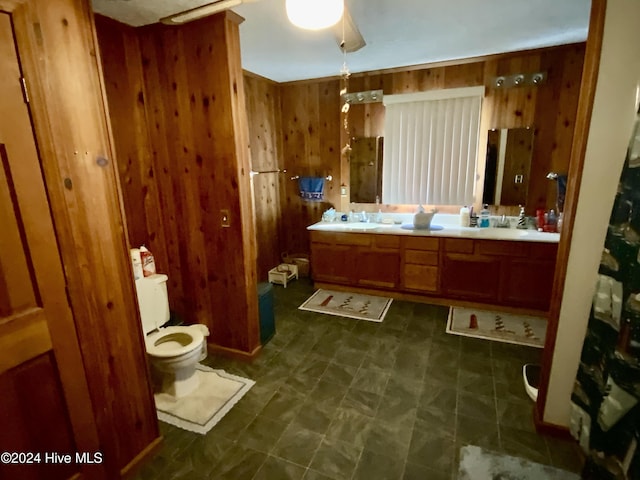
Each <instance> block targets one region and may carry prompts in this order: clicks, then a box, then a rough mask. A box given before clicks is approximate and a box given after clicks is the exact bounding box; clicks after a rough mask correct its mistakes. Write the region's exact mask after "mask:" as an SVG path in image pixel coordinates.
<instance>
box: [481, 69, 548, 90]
mask: <svg viewBox="0 0 640 480" xmlns="http://www.w3.org/2000/svg"><path fill="white" fill-rule="evenodd" d="M546 78H547V73H546V72H535V73H516V74H513V75H501V76H499V77H495V78H494V79H493V85H494V86H495V88H509V87H532V86H536V85H540V84H541V83H543V82H544V81H545V80H546Z"/></svg>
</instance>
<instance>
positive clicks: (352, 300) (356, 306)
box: [298, 289, 392, 322]
mask: <svg viewBox="0 0 640 480" xmlns="http://www.w3.org/2000/svg"><path fill="white" fill-rule="evenodd" d="M391 302H392V300H391V299H390V298H385V297H375V296H373V295H362V294H359V293H349V292H334V291H333V290H323V289H320V290H318V291H317V292H315V293H314V294H313V295H311V297H309V298H308V299H307V300H306V301H305V302H304V303H303V304H302V305H300V306H299V307H298V308H299V309H300V310H308V311H310V312H318V313H326V314H328V315H336V316H338V317H347V318H355V319H357V320H369V321H370V322H382V321H383V320H384V316H385V315H386V314H387V310H389V307H390V306H391Z"/></svg>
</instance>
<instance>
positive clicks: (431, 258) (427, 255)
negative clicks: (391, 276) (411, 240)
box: [404, 250, 438, 266]
mask: <svg viewBox="0 0 640 480" xmlns="http://www.w3.org/2000/svg"><path fill="white" fill-rule="evenodd" d="M404 263H411V264H417V265H434V266H437V265H438V252H427V251H425V250H405V251H404Z"/></svg>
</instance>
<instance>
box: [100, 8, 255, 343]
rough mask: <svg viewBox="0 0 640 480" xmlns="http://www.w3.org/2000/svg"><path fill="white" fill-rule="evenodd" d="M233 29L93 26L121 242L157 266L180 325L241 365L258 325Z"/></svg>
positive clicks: (231, 22)
mask: <svg viewBox="0 0 640 480" xmlns="http://www.w3.org/2000/svg"><path fill="white" fill-rule="evenodd" d="M239 22H240V18H239V17H237V16H236V15H235V14H233V13H232V12H226V13H223V14H219V15H216V16H213V17H209V18H206V19H203V20H200V21H197V22H192V23H189V24H188V25H185V26H179V27H173V26H172V27H168V26H164V25H153V26H150V27H143V28H140V29H135V30H133V29H130V28H128V27H125V26H121V25H120V26H119V25H114V23H115V22H111V21H108V20H105V19H99V20H98V36H99V38H100V44H101V47H102V49H103V50H104V51H105V62H104V74H105V77H106V79H107V86H108V89H107V94H108V99H109V105H110V109H111V111H110V117H111V122H112V124H113V125H114V138H115V141H116V149H117V152H118V164H119V172H120V177H121V179H122V185H123V190H124V198H125V205H126V212H127V223H128V224H129V225H131V226H132V234H131V237H130V241H131V242H132V245H137V244H139V243H148V244H149V246H150V248H151V249H152V252H153V253H154V254H155V255H157V256H158V268H159V270H160V271H162V272H166V273H167V274H168V275H169V286H168V287H169V296H170V306H171V308H172V310H173V311H174V312H175V313H176V314H177V316H178V317H179V318H181V319H182V320H184V321H185V322H186V323H188V324H192V323H203V324H205V325H207V326H208V327H209V329H210V331H211V336H210V337H209V339H208V340H209V342H210V343H211V344H212V345H213V346H214V347H218V348H222V349H226V350H229V351H232V352H235V353H239V354H243V355H250V354H253V353H255V352H256V351H257V349H258V348H259V322H258V307H257V293H256V281H257V280H256V267H255V265H256V253H255V252H256V243H255V241H256V235H255V228H254V218H253V202H252V194H251V184H250V175H249V172H250V164H249V134H248V126H247V113H246V106H245V100H244V89H243V79H242V70H241V67H240V49H239V36H238V24H239ZM136 40H137V41H136ZM119 95H121V96H122V97H126V98H118V96H119ZM142 112H144V115H143V114H142ZM127 130H129V132H127ZM131 130H134V131H135V133H133V134H131V132H130V131H131ZM222 210H226V211H228V213H229V215H228V218H229V223H230V224H229V226H228V227H223V226H222V221H221V218H222Z"/></svg>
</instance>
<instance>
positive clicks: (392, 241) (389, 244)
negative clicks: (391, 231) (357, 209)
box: [372, 233, 400, 248]
mask: <svg viewBox="0 0 640 480" xmlns="http://www.w3.org/2000/svg"><path fill="white" fill-rule="evenodd" d="M372 237H373V245H374V246H375V247H378V248H400V237H398V236H397V235H378V234H375V233H374V234H372Z"/></svg>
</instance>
